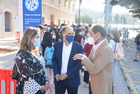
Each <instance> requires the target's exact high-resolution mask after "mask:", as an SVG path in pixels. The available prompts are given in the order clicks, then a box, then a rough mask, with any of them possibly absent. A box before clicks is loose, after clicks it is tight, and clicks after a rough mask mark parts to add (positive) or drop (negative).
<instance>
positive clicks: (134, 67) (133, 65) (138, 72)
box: [123, 31, 140, 94]
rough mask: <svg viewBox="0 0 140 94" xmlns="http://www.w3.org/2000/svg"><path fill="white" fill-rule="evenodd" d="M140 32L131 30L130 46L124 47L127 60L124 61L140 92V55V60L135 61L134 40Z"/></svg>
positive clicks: (139, 58)
mask: <svg viewBox="0 0 140 94" xmlns="http://www.w3.org/2000/svg"><path fill="white" fill-rule="evenodd" d="M137 34H138V33H137V32H135V31H129V40H128V45H129V47H130V48H126V47H124V54H125V60H124V61H123V63H124V65H125V66H126V69H127V71H128V73H129V75H130V77H131V79H132V80H133V82H134V84H135V87H136V88H137V89H138V91H139V94H140V57H139V55H138V56H137V59H138V60H139V62H134V61H133V59H134V55H135V52H136V44H135V42H134V39H135V36H136V35H137Z"/></svg>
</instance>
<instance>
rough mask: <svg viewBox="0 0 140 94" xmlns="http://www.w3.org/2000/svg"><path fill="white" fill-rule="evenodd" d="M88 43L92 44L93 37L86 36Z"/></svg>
mask: <svg viewBox="0 0 140 94" xmlns="http://www.w3.org/2000/svg"><path fill="white" fill-rule="evenodd" d="M88 43H89V44H90V45H94V39H93V38H92V37H91V36H89V37H88Z"/></svg>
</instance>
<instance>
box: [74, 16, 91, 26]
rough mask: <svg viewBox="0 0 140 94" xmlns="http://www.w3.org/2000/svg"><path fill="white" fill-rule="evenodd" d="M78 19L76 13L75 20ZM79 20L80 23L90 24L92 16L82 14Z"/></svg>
mask: <svg viewBox="0 0 140 94" xmlns="http://www.w3.org/2000/svg"><path fill="white" fill-rule="evenodd" d="M78 21H79V17H78V16H77V14H76V15H75V22H76V23H78ZM81 22H82V23H84V24H85V23H86V24H92V17H91V16H89V15H82V16H81Z"/></svg>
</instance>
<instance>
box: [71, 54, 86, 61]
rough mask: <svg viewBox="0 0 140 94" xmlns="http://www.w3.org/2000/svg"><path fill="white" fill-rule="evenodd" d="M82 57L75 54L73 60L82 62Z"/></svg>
mask: <svg viewBox="0 0 140 94" xmlns="http://www.w3.org/2000/svg"><path fill="white" fill-rule="evenodd" d="M83 57H84V55H83V54H76V55H74V57H73V60H77V59H79V60H82V58H83Z"/></svg>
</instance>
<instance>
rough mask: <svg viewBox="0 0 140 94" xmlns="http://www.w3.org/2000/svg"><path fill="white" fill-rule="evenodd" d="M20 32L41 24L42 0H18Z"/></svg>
mask: <svg viewBox="0 0 140 94" xmlns="http://www.w3.org/2000/svg"><path fill="white" fill-rule="evenodd" d="M19 1H20V2H19V6H20V10H19V13H20V27H21V28H20V32H21V35H23V32H24V31H25V30H26V29H27V28H28V27H31V26H32V27H36V26H37V25H39V24H42V0H19Z"/></svg>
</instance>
